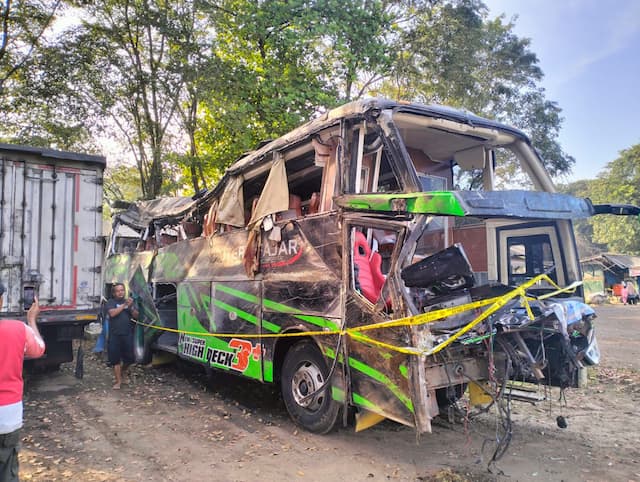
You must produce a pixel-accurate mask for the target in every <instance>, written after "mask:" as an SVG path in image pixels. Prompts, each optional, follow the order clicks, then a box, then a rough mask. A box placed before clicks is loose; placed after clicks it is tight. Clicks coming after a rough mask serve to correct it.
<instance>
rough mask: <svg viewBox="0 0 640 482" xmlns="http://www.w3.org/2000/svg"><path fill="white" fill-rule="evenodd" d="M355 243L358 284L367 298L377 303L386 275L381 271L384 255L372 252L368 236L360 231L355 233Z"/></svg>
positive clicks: (354, 257)
mask: <svg viewBox="0 0 640 482" xmlns="http://www.w3.org/2000/svg"><path fill="white" fill-rule="evenodd" d="M353 244H354V246H353V263H354V265H355V266H356V274H355V277H356V286H357V287H359V289H360V292H361V293H362V295H363V296H364V297H365V298H367V299H368V300H369V301H371V303H375V302H376V301H378V298H380V293H381V292H382V285H384V282H385V277H384V275H383V274H382V271H381V266H382V256H380V253H378V252H375V253H373V254H371V248H370V247H369V243H368V242H367V238H365V236H364V234H362V233H361V232H359V231H357V232H356V233H355V239H354V243H353Z"/></svg>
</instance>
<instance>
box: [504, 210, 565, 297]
mask: <svg viewBox="0 0 640 482" xmlns="http://www.w3.org/2000/svg"><path fill="white" fill-rule="evenodd" d="M495 233H496V248H497V256H496V259H495V261H496V263H495V268H496V275H497V278H494V279H497V280H498V281H500V282H501V283H503V284H506V285H510V286H517V285H520V284H522V283H524V282H526V281H528V280H530V279H532V278H535V277H536V276H539V275H541V274H547V275H548V276H549V277H550V278H551V279H552V280H553V281H554V282H555V283H556V284H559V285H560V286H565V285H566V284H567V281H568V280H567V279H566V278H567V277H566V263H565V256H564V252H563V242H562V240H561V239H560V234H559V231H558V229H557V226H556V223H555V222H530V223H521V224H516V225H513V224H512V225H509V226H505V225H503V226H497V227H496V231H495Z"/></svg>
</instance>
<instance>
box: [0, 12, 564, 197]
mask: <svg viewBox="0 0 640 482" xmlns="http://www.w3.org/2000/svg"><path fill="white" fill-rule="evenodd" d="M58 3H60V2H59V1H55V0H30V1H27V0H22V1H17V2H13V3H12V4H11V5H13V9H14V10H15V9H22V10H20V12H21V14H22V15H21V16H15V15H14V16H13V17H11V22H12V23H11V22H9V23H8V24H7V25H9V27H10V28H9V32H10V33H11V35H10V39H11V42H13V43H11V42H9V43H8V44H7V48H6V49H3V50H0V109H2V112H3V114H4V115H5V123H4V126H3V130H1V131H0V135H2V136H4V137H5V138H9V137H11V138H13V139H17V140H20V141H21V142H28V143H42V144H48V145H50V146H52V147H59V148H64V149H75V148H81V149H82V150H93V149H94V148H95V146H93V145H92V143H91V136H101V137H105V136H110V137H112V138H114V139H115V140H117V141H118V142H119V143H120V144H126V145H128V148H129V151H130V154H131V158H132V159H133V160H134V161H135V165H136V169H137V173H138V174H137V178H138V179H139V180H140V183H141V196H142V197H145V198H152V197H155V196H158V195H160V194H163V193H174V192H177V191H185V187H186V186H190V187H189V188H188V190H189V192H195V191H197V190H200V189H202V188H203V187H209V188H210V187H211V186H212V184H213V183H214V182H216V181H217V179H219V177H220V176H221V174H222V172H223V171H224V169H225V168H226V167H227V166H228V165H229V164H230V163H232V162H233V161H234V160H236V159H237V158H238V157H239V156H240V155H242V153H244V152H246V151H248V150H251V149H254V148H255V147H256V146H257V145H258V144H259V143H260V142H261V141H263V140H265V139H270V138H275V137H278V136H280V135H282V134H284V133H286V132H288V131H289V130H291V129H292V128H294V127H296V126H298V125H299V124H301V123H302V122H304V121H306V120H308V119H309V118H310V117H312V116H313V115H316V114H317V113H318V112H319V111H322V110H323V109H326V108H331V107H333V106H335V105H337V104H339V103H342V102H344V101H346V100H349V99H353V98H359V97H361V96H363V95H365V94H374V95H376V94H383V95H387V96H390V97H395V98H403V99H408V100H418V101H424V102H437V103H443V104H447V105H452V106H454V107H460V108H466V109H469V110H471V111H474V112H476V113H478V114H481V115H485V116H489V117H492V118H496V119H498V120H501V121H504V122H507V123H510V124H515V125H516V126H517V127H520V128H521V129H523V130H525V131H526V132H527V133H528V134H529V135H530V136H531V137H532V139H533V142H534V144H535V145H536V147H537V148H538V149H539V150H540V151H541V153H542V155H543V157H544V158H545V159H546V162H547V167H548V168H549V170H550V171H551V173H552V174H553V175H560V174H561V173H564V172H566V171H567V170H568V169H569V168H570V167H571V166H572V164H573V163H574V161H573V159H572V158H571V157H570V156H568V155H567V154H566V153H565V152H564V151H563V150H562V149H561V147H560V145H559V143H558V142H557V136H558V131H559V128H560V126H561V123H562V117H561V110H560V108H559V107H558V106H557V105H556V104H555V103H554V102H551V101H549V100H547V99H546V98H545V92H544V90H542V89H541V88H539V87H538V83H539V81H540V80H541V78H542V71H541V70H540V67H539V66H538V60H537V58H536V56H535V54H534V53H533V52H531V50H530V43H529V40H528V39H522V38H518V37H517V36H516V35H515V34H514V33H513V24H512V23H510V22H506V21H505V20H504V18H503V17H499V18H496V19H490V18H489V17H488V12H487V10H486V7H485V6H484V5H483V4H482V3H481V2H480V1H479V0H410V1H407V0H288V1H284V0H261V1H254V0H216V1H200V0H177V1H174V2H168V1H167V0H104V1H100V2H96V1H92V2H86V1H83V0H67V1H66V2H65V3H64V4H63V5H73V6H74V7H75V8H76V10H75V11H74V15H76V16H77V17H78V18H80V19H81V20H82V21H81V22H80V24H79V25H77V26H76V27H74V28H73V29H69V30H66V31H60V32H58V36H57V37H56V36H54V35H52V36H51V38H50V39H49V41H48V42H47V43H46V44H45V43H43V42H41V41H40V39H41V33H40V32H41V31H42V29H43V28H44V27H46V26H47V25H48V23H49V17H50V15H51V13H52V12H54V11H55V9H56V8H57V6H58ZM15 11H18V10H15ZM29 45H31V46H33V47H34V48H33V49H30V48H26V47H28V46H29ZM16 46H19V47H20V48H17V49H16V48H15V47H16ZM25 46H26V47H25ZM12 49H13V50H12ZM24 53H28V56H27V57H20V55H19V54H24ZM23 58H26V59H27V61H28V63H29V68H28V69H26V68H23V67H24V66H25V65H26V62H27V61H25V62H22V60H21V59H23ZM15 66H18V68H16V69H14V68H13V67H15ZM3 92H7V93H10V95H2V93H3ZM89 133H90V134H91V136H90V135H89ZM504 169H505V173H504V175H505V176H509V177H511V178H512V175H513V174H514V173H512V172H511V171H510V169H512V166H510V164H509V163H507V164H506V167H504Z"/></svg>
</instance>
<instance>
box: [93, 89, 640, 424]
mask: <svg viewBox="0 0 640 482" xmlns="http://www.w3.org/2000/svg"><path fill="white" fill-rule="evenodd" d="M506 166H508V167H509V169H508V173H509V174H508V176H509V177H508V178H507V177H506V176H504V175H502V177H501V173H502V172H504V171H505V167H506ZM516 181H517V182H518V183H522V186H525V187H523V188H520V189H516V190H513V189H510V190H505V189H504V187H505V186H506V187H509V185H513V183H514V182H516ZM554 191H555V190H554V187H553V184H552V182H551V180H550V177H549V175H548V174H547V172H546V171H545V169H544V168H543V165H542V163H541V160H540V159H539V157H538V155H537V153H536V151H535V150H534V149H533V147H532V146H531V144H530V141H529V139H528V138H527V137H526V136H525V135H524V134H523V133H522V132H520V131H519V130H516V129H514V128H511V127H508V126H505V125H502V124H499V123H497V122H494V121H491V120H487V119H483V118H480V117H477V116H474V115H471V114H469V113H466V112H461V111H457V110H452V109H448V108H444V107H434V106H425V105H420V104H407V103H398V102H392V101H389V100H384V99H368V100H363V101H358V102H353V103H350V104H347V105H345V106H342V107H340V108H337V109H335V110H331V111H329V112H326V113H325V114H324V115H322V116H321V117H318V118H317V119H315V120H313V121H311V122H309V123H307V124H305V125H303V126H301V127H299V128H298V129H295V130H294V131H292V132H290V133H289V134H287V135H285V136H283V137H281V138H279V139H276V140H274V141H271V142H269V143H266V144H264V145H262V146H261V147H260V148H258V149H257V150H255V151H253V152H250V153H248V154H246V155H245V156H243V157H242V158H241V159H239V160H238V161H237V162H235V163H234V164H233V165H232V166H231V167H230V168H229V169H228V170H227V171H226V173H225V174H224V176H223V177H222V179H221V180H220V182H219V183H218V184H217V185H216V186H215V188H213V189H212V190H210V191H208V192H205V193H204V194H201V195H200V196H196V197H195V198H163V199H156V200H152V201H141V202H138V203H135V204H133V205H132V206H130V208H129V209H128V210H126V211H122V212H120V213H118V214H117V215H115V217H114V221H113V233H112V236H111V240H110V242H109V247H108V253H107V255H108V257H107V260H106V265H105V269H104V281H105V290H106V291H105V293H108V292H109V291H108V290H109V288H110V287H111V286H112V285H113V284H114V283H116V282H123V283H126V284H128V287H129V290H130V291H131V293H132V294H133V295H134V297H135V298H136V300H137V302H138V305H139V307H140V311H141V315H140V319H139V320H138V325H137V326H136V335H135V350H136V356H137V359H138V360H139V361H145V362H146V361H148V360H149V357H150V355H151V353H152V351H154V350H159V351H165V352H170V353H173V354H175V355H177V356H178V357H180V358H183V359H186V360H190V361H193V362H195V363H199V364H202V365H204V367H206V368H207V369H220V370H225V371H227V372H229V373H234V374H238V375H244V376H245V377H249V378H252V379H255V380H257V381H260V382H264V383H277V384H279V386H280V388H281V393H282V398H283V400H284V403H285V405H286V408H287V410H288V412H289V414H290V415H291V417H292V419H293V420H294V421H295V423H297V424H298V425H299V426H301V427H303V428H305V429H307V430H309V431H312V432H316V433H326V432H328V431H330V430H331V429H332V428H333V427H334V425H336V423H337V422H339V421H341V420H342V421H344V423H346V421H347V420H348V417H347V414H348V413H353V412H355V414H356V415H355V417H356V426H357V428H364V427H366V426H368V425H371V424H373V423H374V422H376V421H378V420H382V419H384V418H388V419H391V420H394V421H396V422H399V423H401V424H405V425H408V426H412V427H415V428H416V429H417V431H418V432H419V433H423V432H430V430H431V421H432V419H433V418H434V417H436V416H437V415H438V414H439V413H443V412H444V413H449V412H450V411H451V410H452V407H455V405H456V400H457V399H458V398H460V397H461V396H462V394H463V392H465V391H466V390H468V393H469V396H470V399H471V403H473V404H480V405H481V406H487V405H490V404H497V406H498V407H502V408H503V410H502V411H501V413H502V414H503V415H504V414H507V413H508V410H506V409H505V407H506V406H507V405H508V404H509V403H511V401H512V400H515V399H525V400H527V399H531V398H532V394H531V393H529V392H527V391H524V390H519V389H518V386H519V385H518V384H517V382H534V383H539V384H545V385H551V386H559V387H562V388H565V387H573V386H576V385H577V383H578V375H577V374H578V370H579V369H580V368H582V367H584V366H586V365H591V364H595V363H597V362H598V358H599V353H598V348H597V342H596V337H595V332H594V324H593V319H594V317H595V316H594V312H593V310H591V309H590V308H589V307H588V306H587V305H585V304H583V303H582V301H583V297H582V287H581V279H582V276H581V271H580V265H579V260H578V253H577V249H576V243H575V240H574V234H573V230H572V220H573V219H578V218H584V217H588V216H592V215H594V214H599V213H615V214H637V213H638V209H637V208H635V207H633V206H609V205H606V206H603V205H599V206H594V205H592V204H591V202H590V201H589V200H586V199H578V198H574V197H571V196H568V195H563V194H558V193H556V192H554ZM122 227H127V229H133V230H134V232H135V233H136V237H129V238H126V237H123V236H121V235H120V234H119V232H120V230H121V228H122ZM505 423H506V422H505ZM504 430H505V432H509V433H510V428H509V427H508V426H507V425H504Z"/></svg>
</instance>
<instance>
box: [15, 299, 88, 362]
mask: <svg viewBox="0 0 640 482" xmlns="http://www.w3.org/2000/svg"><path fill="white" fill-rule="evenodd" d="M7 317H13V318H15V319H21V320H25V316H24V315H22V314H20V315H17V316H15V317H14V316H12V315H11V314H10V313H9V314H7ZM97 319H98V309H92V310H47V309H46V307H44V308H43V309H42V311H41V312H40V316H38V329H39V330H40V334H41V335H42V338H43V339H44V340H45V344H46V349H45V352H44V356H42V357H41V358H38V359H34V360H27V361H26V362H25V365H26V366H27V368H29V369H36V370H55V369H57V368H59V367H60V364H61V363H68V362H72V361H73V340H81V339H83V338H84V329H85V326H86V325H88V324H89V323H92V322H94V321H96V320H97Z"/></svg>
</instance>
